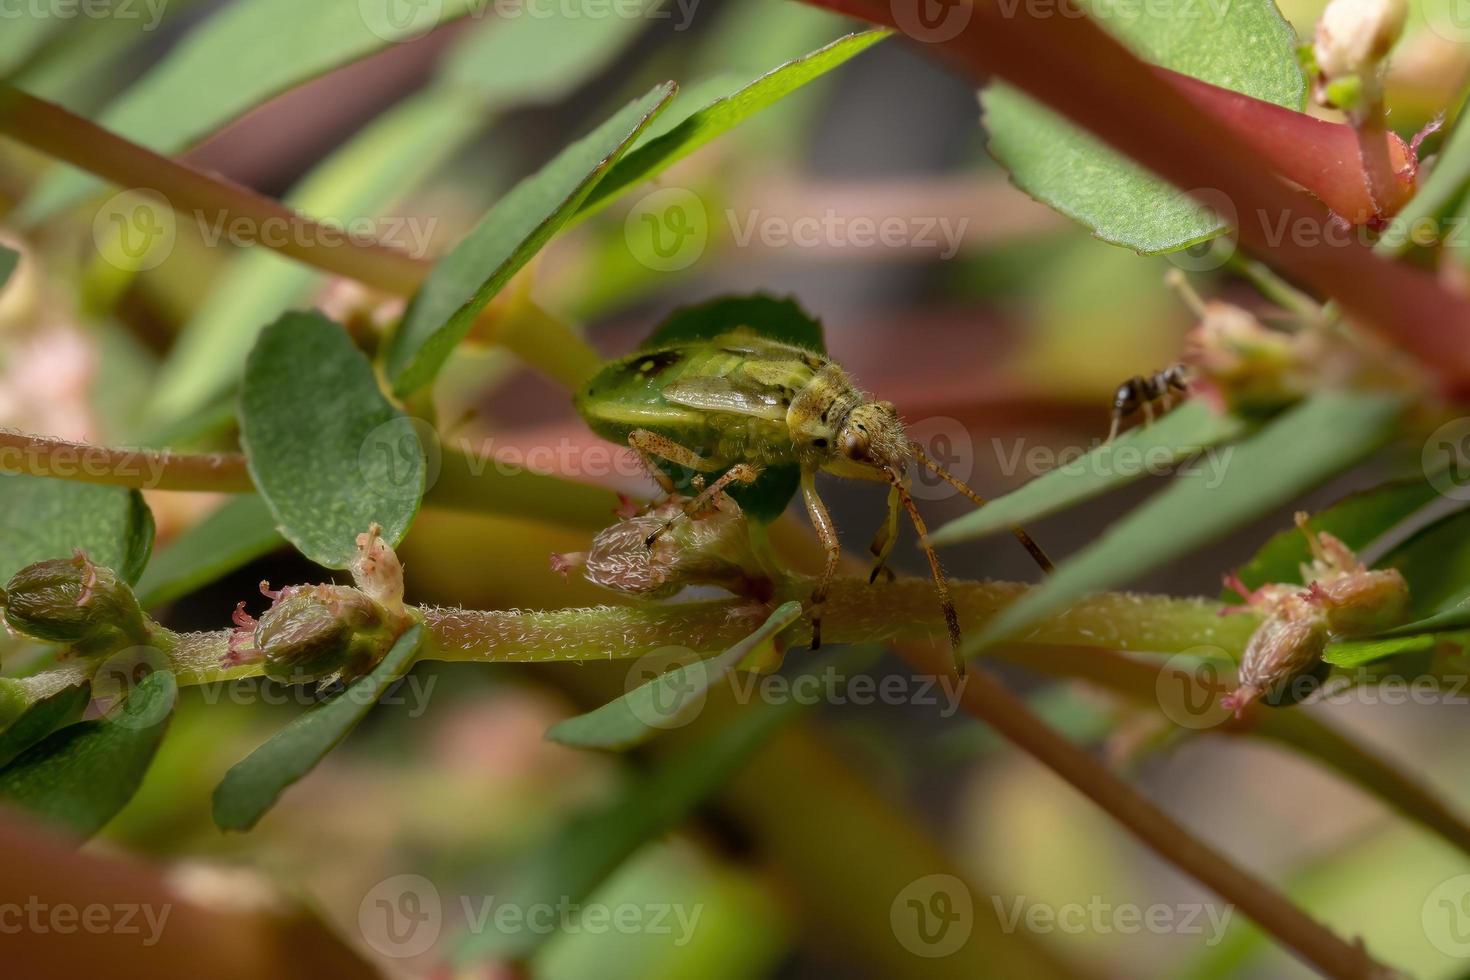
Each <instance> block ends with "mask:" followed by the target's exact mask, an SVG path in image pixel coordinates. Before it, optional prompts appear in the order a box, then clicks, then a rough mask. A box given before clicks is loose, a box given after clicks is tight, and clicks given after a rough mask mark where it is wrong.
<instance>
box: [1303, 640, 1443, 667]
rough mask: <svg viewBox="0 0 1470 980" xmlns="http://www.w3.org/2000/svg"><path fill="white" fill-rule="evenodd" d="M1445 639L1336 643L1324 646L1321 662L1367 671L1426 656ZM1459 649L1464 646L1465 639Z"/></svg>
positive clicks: (1345, 641)
mask: <svg viewBox="0 0 1470 980" xmlns="http://www.w3.org/2000/svg"><path fill="white" fill-rule="evenodd" d="M1445 639H1448V637H1442V636H1437V635H1435V634H1433V633H1423V632H1420V633H1418V634H1416V635H1414V636H1394V637H1385V638H1382V639H1365V640H1337V641H1335V642H1333V643H1329V644H1327V649H1326V650H1325V651H1324V652H1323V654H1322V659H1323V660H1325V661H1326V662H1327V663H1329V664H1332V665H1333V666H1334V667H1366V666H1367V665H1369V664H1371V663H1374V662H1376V661H1379V660H1387V659H1388V658H1390V657H1399V656H1404V655H1406V654H1416V653H1429V652H1431V651H1433V650H1434V648H1435V647H1436V646H1437V645H1438V644H1439V643H1440V642H1442V641H1443V640H1445ZM1460 639H1461V640H1462V644H1461V645H1462V646H1463V645H1464V643H1463V641H1464V640H1465V638H1464V637H1461V638H1460Z"/></svg>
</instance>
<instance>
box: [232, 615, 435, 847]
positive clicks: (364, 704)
mask: <svg viewBox="0 0 1470 980" xmlns="http://www.w3.org/2000/svg"><path fill="white" fill-rule="evenodd" d="M424 636H425V630H424V627H423V626H422V625H421V624H417V623H415V624H414V625H413V626H411V627H409V629H408V630H407V631H406V632H405V633H404V634H403V635H402V636H400V637H399V638H398V640H397V642H395V643H394V644H393V648H392V649H391V650H389V651H388V653H387V654H386V655H384V657H383V659H382V660H380V661H379V662H378V665H377V666H376V667H374V668H373V669H372V670H371V671H370V672H369V673H368V674H366V675H365V676H363V677H362V678H360V679H358V680H357V681H356V682H354V683H353V684H352V685H350V686H349V687H348V688H347V689H346V690H344V691H342V692H341V693H340V694H338V695H337V696H336V697H334V698H332V699H331V700H330V701H325V702H323V703H321V704H319V705H316V706H315V707H312V708H309V709H307V710H306V711H305V712H304V713H302V714H301V715H300V716H299V717H297V718H296V719H295V720H294V721H292V722H291V724H289V725H287V726H286V727H285V728H283V729H281V730H280V731H279V732H277V733H276V734H275V735H273V736H271V738H270V740H269V741H268V742H266V743H265V744H264V745H262V746H261V747H260V748H258V749H256V750H255V751H254V752H252V753H250V755H249V756H247V757H246V758H245V759H243V760H242V761H240V762H238V763H236V764H235V765H234V766H233V767H232V768H231V769H230V771H229V772H227V773H225V778H224V779H223V780H222V781H221V782H220V784H219V785H218V786H217V787H215V790H214V822H215V824H217V825H218V826H219V828H220V829H221V830H238V831H246V830H249V829H250V828H252V827H254V826H255V824H256V823H257V822H258V821H259V820H260V818H261V817H263V816H265V814H266V812H267V811H268V810H270V808H271V807H273V806H275V804H276V800H278V799H280V797H281V794H282V793H284V792H285V791H286V790H287V789H289V788H290V787H291V786H292V785H294V784H295V783H296V782H297V781H298V780H300V779H301V778H302V777H303V776H305V775H306V774H307V773H309V772H311V770H313V769H315V768H316V766H317V763H319V762H321V761H322V759H324V758H326V756H327V753H328V752H330V751H332V749H334V748H336V747H337V745H338V744H339V743H341V741H342V740H343V739H344V738H346V737H347V736H348V734H350V733H351V731H352V730H353V729H354V728H356V727H357V724H358V722H360V721H362V720H363V718H365V717H367V713H368V712H369V711H371V710H372V708H373V705H375V704H377V703H378V700H379V699H380V698H382V696H383V695H384V694H385V693H386V692H387V690H388V688H389V687H391V686H392V685H393V683H394V682H395V681H397V680H398V679H399V678H400V677H402V676H403V675H404V674H406V673H408V671H409V668H411V667H412V666H413V664H414V660H415V659H416V658H417V657H418V653H419V647H420V646H422V645H423V641H424Z"/></svg>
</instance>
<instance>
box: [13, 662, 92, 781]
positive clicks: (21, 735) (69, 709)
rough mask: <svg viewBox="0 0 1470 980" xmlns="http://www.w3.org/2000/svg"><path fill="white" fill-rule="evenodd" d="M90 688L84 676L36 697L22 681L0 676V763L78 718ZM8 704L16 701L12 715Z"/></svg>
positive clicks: (85, 705)
mask: <svg viewBox="0 0 1470 980" xmlns="http://www.w3.org/2000/svg"><path fill="white" fill-rule="evenodd" d="M89 691H90V688H89V686H88V685H87V683H86V681H85V679H84V678H78V679H77V682H76V683H73V684H66V685H63V686H61V687H58V688H56V689H55V690H53V691H50V692H48V693H46V694H43V695H41V696H40V697H38V698H32V697H30V696H29V695H28V692H27V691H26V690H25V683H24V681H20V680H16V679H15V678H13V677H0V766H3V765H5V764H6V763H8V762H10V760H12V759H14V758H15V757H16V756H17V755H19V754H20V753H22V752H24V751H25V750H26V749H28V748H30V747H31V746H32V745H35V744H36V743H37V742H39V741H41V739H43V738H45V737H46V736H47V735H50V734H51V733H52V732H54V731H56V730H57V729H58V728H61V727H62V726H64V725H69V724H71V723H72V722H74V721H79V720H80V719H81V717H82V710H83V709H84V708H86V707H87V701H88V700H89V697H88V695H89ZM11 705H17V706H18V708H17V709H16V711H15V713H14V715H13V716H12V710H11V708H10V706H11Z"/></svg>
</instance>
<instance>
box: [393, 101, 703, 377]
mask: <svg viewBox="0 0 1470 980" xmlns="http://www.w3.org/2000/svg"><path fill="white" fill-rule="evenodd" d="M675 90H676V86H675V85H674V84H673V83H672V82H668V83H665V84H663V85H659V86H657V87H656V88H654V89H653V90H652V91H651V92H649V93H648V94H647V95H645V96H643V97H642V98H641V99H638V100H637V101H635V102H633V103H631V104H629V105H628V106H626V107H624V108H623V109H622V110H621V111H620V112H618V113H617V114H616V115H614V116H613V117H612V118H611V119H609V120H608V121H607V122H605V123H603V124H602V125H601V126H599V127H598V128H597V129H596V130H594V131H593V132H592V134H591V135H589V136H586V137H584V138H583V139H581V140H580V141H578V142H576V143H573V144H572V145H571V146H569V147H567V148H566V149H565V150H563V151H562V152H561V153H560V154H558V155H557V157H556V158H555V159H554V160H552V161H551V162H550V163H548V164H547V165H546V166H544V167H543V168H541V170H540V171H538V172H537V173H536V174H534V175H533V176H531V177H528V178H526V179H525V180H523V181H521V182H520V183H519V184H517V185H516V186H515V187H514V188H513V189H512V190H511V191H510V193H508V194H507V195H506V196H505V197H504V198H502V199H501V200H500V201H499V202H498V203H497V204H496V205H495V206H494V207H493V208H491V209H490V211H489V212H488V213H487V214H486V215H485V216H484V217H483V218H482V219H481V220H480V223H479V224H478V225H476V226H475V228H474V229H473V230H472V231H471V232H470V233H469V234H468V235H466V236H465V237H464V239H463V240H462V241H460V243H459V244H458V245H456V246H455V247H454V249H453V250H452V251H450V253H449V254H448V255H446V256H445V257H444V258H442V259H440V260H439V261H438V262H437V263H435V265H434V269H433V271H432V272H430V273H429V277H428V279H427V280H426V281H425V282H424V285H423V286H422V287H421V288H420V289H419V292H418V295H416V296H415V297H414V299H413V302H412V303H411V304H410V305H409V308H408V312H407V313H406V314H405V315H404V318H403V322H402V323H401V324H399V327H398V329H397V331H396V332H395V333H394V335H393V337H392V339H391V340H390V341H389V342H388V352H387V365H388V374H389V376H390V377H391V378H392V379H393V386H394V389H395V390H396V391H397V392H398V393H399V394H400V395H402V394H407V393H409V392H412V391H415V390H417V389H419V388H421V387H423V386H424V385H426V384H428V383H429V382H431V381H433V380H434V377H435V375H436V374H438V372H439V368H440V367H442V366H443V364H444V361H445V360H446V359H448V357H449V354H450V352H451V351H452V350H453V349H454V347H455V345H457V344H458V343H459V342H460V341H461V340H463V339H464V337H465V335H466V334H468V333H469V330H470V327H471V326H472V325H473V324H474V322H475V317H477V316H478V315H479V314H480V311H481V310H483V309H484V308H485V305H486V304H487V303H489V302H490V300H491V298H493V297H494V296H495V294H496V293H497V292H499V291H500V289H501V287H502V286H504V285H505V284H506V282H508V281H509V280H510V277H511V276H513V275H515V273H516V272H517V271H518V270H520V268H521V267H522V266H524V265H525V264H526V263H527V262H528V261H530V259H531V257H532V256H533V255H535V254H536V253H537V252H538V251H540V250H541V248H542V246H544V245H545V244H546V243H547V242H548V241H550V239H551V237H552V236H553V235H555V234H556V232H557V231H558V230H559V229H560V228H561V227H562V226H563V225H564V224H566V223H567V221H568V220H569V219H570V218H571V217H572V215H573V214H575V213H576V210H577V208H578V207H579V206H580V205H581V203H582V202H583V201H584V200H586V198H587V195H588V194H589V193H591V191H592V188H593V187H594V186H595V185H596V183H597V182H598V181H599V180H601V179H602V177H603V175H604V174H606V173H607V170H608V168H609V167H611V166H612V165H613V164H614V163H616V162H617V160H618V158H619V157H621V156H622V155H623V153H624V152H626V151H627V149H628V147H629V146H630V145H631V144H632V142H633V140H634V139H636V138H637V137H638V134H639V133H641V132H642V131H643V129H644V127H645V126H647V125H648V123H649V122H650V121H651V120H652V119H653V117H654V116H656V115H658V113H659V112H660V111H662V109H663V108H664V106H665V105H667V103H668V101H669V99H670V98H671V97H672V96H673V94H674V92H675Z"/></svg>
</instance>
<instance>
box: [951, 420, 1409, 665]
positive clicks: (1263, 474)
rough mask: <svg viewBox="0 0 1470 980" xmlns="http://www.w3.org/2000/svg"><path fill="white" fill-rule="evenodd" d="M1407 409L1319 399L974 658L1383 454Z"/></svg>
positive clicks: (1024, 612)
mask: <svg viewBox="0 0 1470 980" xmlns="http://www.w3.org/2000/svg"><path fill="white" fill-rule="evenodd" d="M1402 408H1403V400H1402V399H1401V398H1398V397H1396V396H1392V395H1383V394H1367V393H1362V392H1337V391H1329V392H1322V393H1319V394H1317V395H1314V396H1312V397H1311V398H1309V399H1307V400H1306V401H1305V402H1302V403H1301V404H1299V405H1297V406H1296V407H1294V408H1292V409H1290V410H1288V411H1286V412H1284V413H1283V414H1282V415H1280V416H1278V417H1277V418H1276V419H1275V420H1274V421H1272V422H1271V423H1270V424H1269V425H1267V426H1265V427H1264V428H1262V429H1261V430H1260V431H1259V432H1257V433H1255V434H1254V435H1252V436H1251V437H1250V438H1248V439H1246V440H1245V441H1243V442H1241V443H1240V444H1239V445H1238V446H1236V449H1235V453H1234V455H1233V457H1232V458H1231V461H1230V465H1229V466H1227V467H1226V468H1225V472H1224V476H1223V477H1222V479H1221V481H1220V483H1219V485H1218V486H1211V485H1207V484H1206V483H1205V481H1202V480H1190V479H1177V478H1176V479H1175V480H1173V481H1172V482H1171V483H1170V484H1169V486H1168V487H1166V488H1165V489H1164V490H1162V491H1161V492H1160V493H1158V494H1157V495H1155V496H1154V497H1153V498H1152V499H1150V500H1149V501H1148V502H1147V503H1145V504H1143V505H1142V506H1140V507H1138V508H1137V509H1135V510H1134V511H1133V512H1132V513H1130V514H1129V515H1128V516H1127V517H1124V518H1123V519H1122V520H1120V521H1118V522H1117V523H1116V524H1114V525H1113V526H1112V527H1110V528H1108V529H1107V531H1105V532H1104V533H1103V535H1102V536H1101V537H1100V538H1098V539H1097V540H1096V541H1094V542H1093V543H1092V544H1090V545H1088V546H1087V547H1086V548H1084V549H1082V551H1080V552H1078V553H1077V554H1076V555H1073V556H1072V557H1070V558H1068V559H1067V560H1066V561H1064V562H1062V563H1061V564H1060V565H1058V566H1057V569H1056V571H1055V572H1054V573H1053V574H1052V575H1051V577H1049V578H1048V579H1047V580H1046V581H1044V582H1042V583H1041V584H1040V585H1039V586H1037V587H1036V588H1035V589H1033V590H1031V591H1030V592H1029V593H1027V594H1026V595H1025V596H1023V597H1022V598H1021V599H1020V600H1019V601H1018V602H1016V603H1015V604H1014V605H1011V606H1009V607H1007V608H1006V609H1005V610H1003V611H1002V612H1001V614H1000V615H999V616H997V617H996V618H995V619H994V620H993V621H992V622H991V623H990V625H989V626H987V627H986V629H985V631H984V632H983V633H982V634H981V635H980V636H978V637H977V638H976V639H975V640H972V641H970V643H968V644H967V645H966V649H967V651H968V652H969V653H974V652H977V651H978V650H980V649H983V648H984V647H986V646H989V645H991V644H993V643H995V642H998V641H1000V640H1003V639H1005V638H1007V637H1010V636H1013V635H1015V634H1017V633H1021V632H1023V631H1024V630H1025V629H1026V628H1027V627H1029V626H1031V625H1032V624H1034V623H1035V622H1036V621H1037V620H1039V619H1041V618H1043V617H1045V616H1048V615H1052V614H1054V613H1057V612H1060V611H1061V610H1063V609H1065V608H1066V607H1067V606H1068V605H1069V604H1070V603H1072V602H1073V601H1074V600H1076V599H1078V598H1080V597H1081V596H1083V595H1086V594H1088V593H1092V592H1096V591H1099V590H1101V589H1106V588H1109V587H1112V586H1116V585H1120V584H1122V583H1125V582H1127V581H1129V580H1131V579H1133V578H1135V577H1137V576H1139V575H1142V574H1144V573H1145V572H1148V571H1150V570H1152V569H1155V568H1158V567H1159V566H1161V565H1163V564H1165V563H1167V562H1169V561H1172V560H1173V559H1175V558H1178V557H1181V556H1183V555H1185V554H1188V553H1189V552H1190V551H1191V550H1193V549H1194V548H1196V547H1198V546H1200V545H1203V544H1206V543H1207V542H1209V541H1211V540H1214V539H1216V538H1218V537H1221V536H1223V535H1225V534H1227V533H1229V532H1230V531H1231V530H1233V529H1234V528H1237V527H1239V526H1240V525H1242V524H1244V523H1246V522H1247V521H1251V520H1254V519H1255V518H1258V517H1260V516H1261V515H1263V514H1265V513H1267V512H1269V511H1270V510H1271V508H1273V507H1276V506H1279V505H1281V504H1282V503H1285V502H1286V501H1289V500H1291V499H1292V498H1293V497H1295V496H1297V495H1298V494H1301V493H1303V492H1305V491H1307V490H1309V489H1311V488H1312V487H1314V486H1316V485H1317V484H1319V483H1321V482H1322V481H1323V480H1325V479H1327V478H1328V477H1330V476H1332V475H1333V474H1335V473H1337V472H1340V471H1341V470H1342V469H1344V468H1345V467H1347V466H1349V465H1351V464H1352V463H1354V462H1356V461H1358V460H1359V459H1361V458H1363V457H1364V456H1366V455H1367V454H1368V453H1370V452H1372V451H1373V450H1374V449H1376V448H1377V447H1378V446H1380V445H1382V444H1383V442H1384V441H1385V440H1386V439H1387V438H1388V437H1389V436H1390V435H1391V433H1392V428H1393V424H1394V422H1395V420H1396V419H1397V417H1398V415H1399V413H1400V412H1401V410H1402ZM1201 642H1208V641H1207V639H1205V638H1201Z"/></svg>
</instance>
